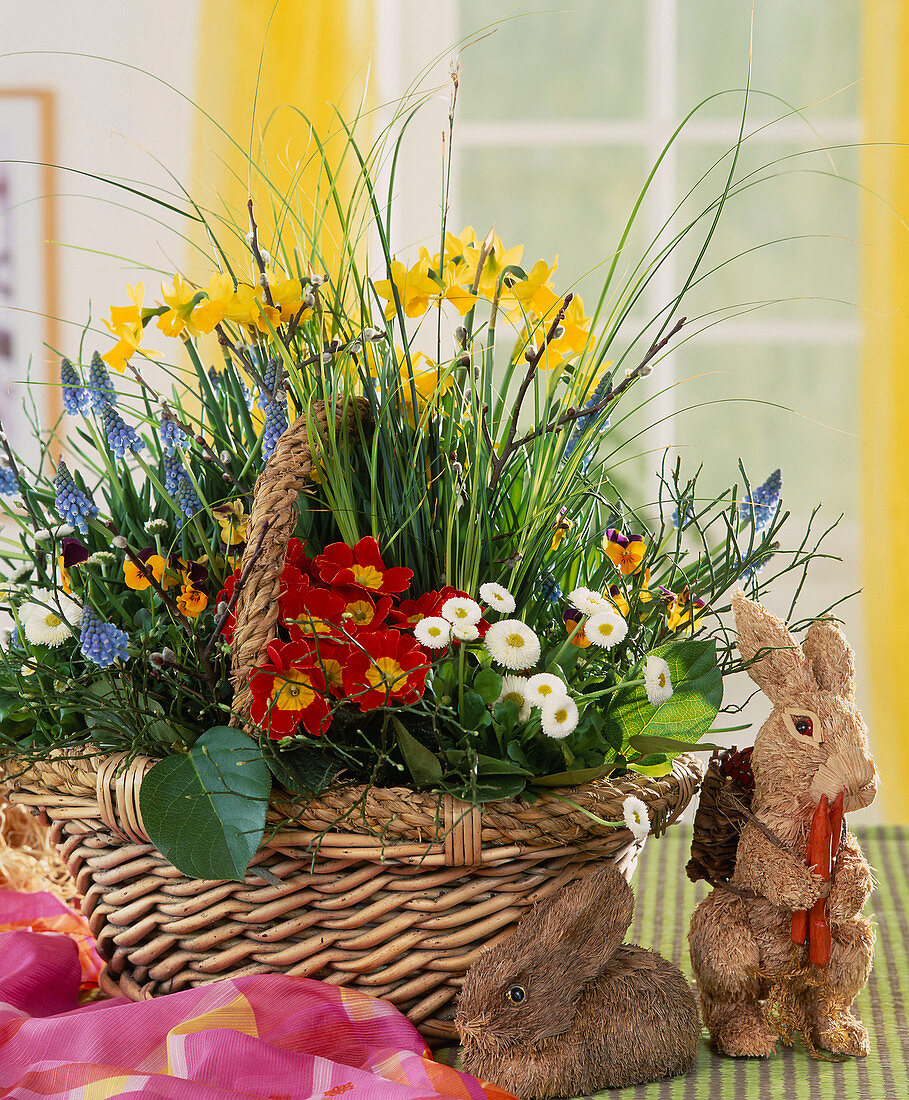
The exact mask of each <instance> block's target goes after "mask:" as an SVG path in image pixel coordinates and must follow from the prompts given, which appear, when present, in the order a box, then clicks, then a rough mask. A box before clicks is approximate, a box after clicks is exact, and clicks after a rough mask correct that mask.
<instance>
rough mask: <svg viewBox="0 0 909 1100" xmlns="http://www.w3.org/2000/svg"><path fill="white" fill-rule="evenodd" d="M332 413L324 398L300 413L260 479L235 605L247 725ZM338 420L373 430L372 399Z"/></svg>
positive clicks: (236, 668)
mask: <svg viewBox="0 0 909 1100" xmlns="http://www.w3.org/2000/svg"><path fill="white" fill-rule="evenodd" d="M328 416H329V413H328V412H327V410H326V408H325V402H324V401H315V402H313V404H312V407H311V408H310V411H309V412H308V413H304V414H303V415H302V416H300V417H298V418H297V419H296V420H295V421H294V422H293V424H291V426H290V427H289V428H288V429H287V430H286V431H285V432H284V434H283V435H282V436H281V438H280V439H279V440H278V443H277V446H276V447H275V450H274V452H273V454H272V456H271V458H270V459H269V460H268V465H267V466H266V467H265V469H264V470H263V471H262V473H261V474H260V475H259V478H258V480H257V481H256V488H255V492H254V494H253V503H252V512H251V514H250V518H249V526H248V529H247V536H246V548H245V550H244V551H243V559H242V562H241V564H240V576H241V577H242V576H243V575H244V574H245V580H244V582H243V587H242V589H241V591H240V595H239V597H238V599H237V602H236V605H235V607H234V612H235V615H236V626H235V628H234V635H233V641H232V643H231V681H232V683H233V685H234V702H233V709H234V711H235V712H236V713H237V714H239V715H241V716H242V717H243V719H244V721H246V722H247V723H248V722H249V721H250V713H249V712H250V707H251V706H252V692H251V691H250V688H249V677H250V675H251V673H252V672H253V670H254V669H255V668H257V667H258V666H259V665H261V664H262V663H263V662H264V661H265V660H266V658H267V656H268V654H267V652H266V646H267V645H268V643H269V642H271V641H274V639H275V638H276V637H277V636H278V617H279V607H278V594H279V590H280V586H281V572H282V570H283V568H284V554H285V552H286V550H287V543H288V541H289V540H290V538H291V536H292V535H293V533H294V530H295V528H296V525H297V500H298V497H299V494H300V491H301V489H302V488H303V486H304V485H305V484H306V483H307V482H309V481H312V472H313V468H314V466H315V460H314V458H313V453H312V439H313V438H314V437H319V438H324V437H325V436H326V434H327V431H328ZM335 419H336V423H337V426H338V431H339V432H340V431H347V432H351V433H352V432H354V431H356V430H357V429H358V427H360V428H361V429H364V430H365V429H368V427H369V425H370V424H371V420H372V418H371V413H370V409H369V402H368V401H367V400H366V398H365V397H356V398H354V399H353V400H351V401H349V402H347V403H345V404H344V405H343V406H338V407H337V408H336V410H335ZM247 569H248V572H247Z"/></svg>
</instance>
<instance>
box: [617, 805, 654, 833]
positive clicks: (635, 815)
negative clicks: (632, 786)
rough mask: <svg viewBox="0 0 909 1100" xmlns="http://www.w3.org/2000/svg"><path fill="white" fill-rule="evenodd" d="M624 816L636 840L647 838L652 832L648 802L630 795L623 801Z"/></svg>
mask: <svg viewBox="0 0 909 1100" xmlns="http://www.w3.org/2000/svg"><path fill="white" fill-rule="evenodd" d="M622 817H623V818H624V819H625V824H626V825H627V826H628V828H629V829H630V830H631V835H632V836H633V837H634V839H635V840H639V841H640V840H644V839H646V837H647V834H648V833H649V832H650V817H649V816H648V814H647V805H646V803H644V802H642V801H641V800H640V799H639V798H636V797H635V796H634V795H633V794H631V795H629V796H628V797H627V798H626V799H625V801H624V802H623V803H622Z"/></svg>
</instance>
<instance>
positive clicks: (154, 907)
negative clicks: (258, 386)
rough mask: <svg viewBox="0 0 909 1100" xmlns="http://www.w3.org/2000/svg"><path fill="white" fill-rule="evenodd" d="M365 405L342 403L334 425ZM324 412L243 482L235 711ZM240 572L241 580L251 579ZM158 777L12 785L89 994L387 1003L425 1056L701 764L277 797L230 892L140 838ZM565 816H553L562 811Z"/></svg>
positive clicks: (690, 789) (70, 765)
mask: <svg viewBox="0 0 909 1100" xmlns="http://www.w3.org/2000/svg"><path fill="white" fill-rule="evenodd" d="M363 417H364V409H363V407H362V406H351V409H350V413H349V421H348V428H349V429H350V428H352V427H353V426H354V424H355V422H356V421H357V420H359V426H358V430H361V429H362V428H363V426H364V420H363ZM314 430H315V431H317V432H318V431H325V430H326V420H325V414H324V409H323V408H321V407H316V408H315V410H314V417H311V419H310V423H309V426H307V424H306V422H305V421H304V419H303V418H301V419H300V420H298V421H297V422H296V423H295V424H294V425H292V426H291V428H290V429H289V430H288V431H287V432H285V434H284V436H282V438H281V440H280V441H279V444H278V447H277V449H276V451H275V453H274V455H273V456H272V459H271V460H270V462H269V464H268V467H267V470H266V473H265V474H263V475H262V476H261V477H260V479H259V482H258V483H257V486H256V494H255V499H254V502H253V508H252V513H251V519H250V530H249V534H248V542H247V558H248V559H249V560H246V559H245V560H244V565H243V568H244V569H245V568H246V566H247V565H250V573H249V576H248V579H247V581H246V584H245V585H244V588H243V594H242V595H241V597H240V599H239V601H238V604H237V609H236V613H237V625H236V629H235V633H234V639H233V643H232V655H233V669H232V677H233V681H234V686H235V691H236V694H235V702H234V706H235V709H236V711H237V712H238V714H239V715H240V716H242V717H243V719H244V720H245V721H246V722H247V726H248V728H250V729H251V728H252V727H251V725H250V724H249V705H250V701H251V700H250V693H249V690H248V678H249V673H250V671H251V670H252V669H253V668H255V667H256V665H258V664H261V663H262V661H263V659H264V652H265V649H264V647H265V645H266V644H267V643H268V642H269V641H270V640H272V639H273V638H274V637H275V636H276V635H277V616H278V585H279V579H280V574H281V569H282V567H283V560H284V552H285V549H286V545H287V540H288V539H289V537H290V536H291V534H292V533H293V530H294V524H295V518H296V514H295V508H296V500H297V494H298V493H299V492H300V490H301V488H302V487H303V485H304V483H305V482H306V480H307V479H308V477H309V475H310V473H311V470H312V452H311V446H310V444H311V439H312V435H313V431H314ZM250 562H251V564H250ZM154 763H155V762H154V761H153V760H150V759H148V758H145V757H139V758H136V759H133V760H132V761H131V762H128V763H127V757H126V755H125V754H122V753H121V754H114V755H109V756H101V757H98V756H96V757H91V756H87V755H86V754H85V753H82V754H74V753H72V752H70V753H65V752H61V753H59V754H57V755H56V756H55V757H54V758H52V759H50V760H46V761H43V762H41V763H34V764H31V765H30V766H29V768H28V770H27V771H24V772H22V773H21V774H19V775H18V776H15V777H13V776H12V771H11V772H10V776H11V778H10V780H9V782H10V784H11V788H12V789H11V792H10V801H13V802H16V803H19V804H21V805H24V806H26V807H28V808H29V809H31V810H32V812H34V813H36V814H38V815H39V816H40V817H41V818H42V820H44V821H45V822H46V823H47V824H49V825H50V826H51V835H52V838H53V839H54V842H55V843H56V844H57V846H58V849H59V851H60V853H61V855H62V857H63V859H64V860H65V862H66V865H67V867H68V869H69V871H70V874H71V875H72V876H73V878H74V880H75V883H76V888H77V890H78V892H79V894H80V895H82V898H83V901H82V910H83V912H84V914H85V915H86V917H87V918H88V920H89V923H90V925H91V928H92V931H93V933H94V935H95V937H96V940H97V943H98V950H99V952H100V954H101V956H102V957H103V958H104V960H105V962H106V967H105V970H104V973H103V975H102V979H101V982H102V986H103V988H104V989H105V990H106V991H107V992H109V993H111V994H121V993H122V994H125V995H126V996H128V997H131V998H132V999H134V1000H138V999H141V998H145V997H152V996H156V995H158V994H163V993H169V992H173V991H176V990H179V989H183V988H186V987H188V986H194V985H200V984H203V983H206V982H210V981H214V980H217V979H219V978H227V977H231V978H233V977H238V976H240V975H245V974H270V973H286V974H292V975H300V976H306V977H312V978H319V979H321V980H324V981H327V982H331V983H333V984H336V985H349V986H353V987H356V988H358V989H361V990H363V991H365V992H368V993H371V994H373V995H374V996H377V997H383V998H385V999H386V1000H389V1001H391V1002H392V1003H393V1004H395V1005H397V1006H398V1008H399V1009H400V1010H401V1011H402V1012H404V1013H405V1014H406V1015H407V1016H408V1017H409V1018H410V1020H411V1021H412V1022H413V1023H414V1024H415V1025H416V1026H417V1027H418V1028H419V1029H420V1031H421V1032H422V1033H423V1035H424V1036H425V1038H426V1039H427V1040H428V1041H429V1042H431V1043H433V1044H436V1043H441V1042H447V1041H450V1040H452V1039H454V1038H455V1037H456V1032H455V1029H454V1026H453V1024H452V1022H451V1017H452V1015H453V1010H454V1000H455V998H456V996H457V993H458V990H459V988H460V985H461V982H462V979H463V975H464V973H465V972H466V970H467V969H468V968H469V967H470V966H471V964H472V963H473V961H474V959H475V958H476V957H477V954H478V953H479V951H480V950H481V949H482V948H483V947H485V946H486V945H487V944H490V943H495V942H497V941H498V940H500V939H502V938H504V937H505V936H507V935H508V934H509V933H510V931H511V930H512V928H513V926H514V924H515V923H516V921H517V920H518V919H519V918H520V916H521V915H522V914H523V913H524V912H525V911H526V910H527V908H528V907H529V906H530V905H532V904H533V903H534V902H536V901H538V900H540V899H541V898H544V897H547V896H548V895H549V894H551V893H553V892H554V891H556V890H558V889H559V888H560V887H561V886H562V885H564V884H565V883H567V882H569V881H571V880H572V879H573V878H576V877H577V876H578V875H580V874H583V873H585V871H587V870H589V869H591V868H592V867H593V866H595V865H596V864H597V863H599V862H601V861H604V860H610V861H613V862H617V863H618V864H619V865H620V866H621V867H622V868H623V870H624V871H625V873H626V874H628V875H630V873H631V871H632V869H633V866H634V862H635V860H636V858H637V854H638V851H639V850H640V844H637V843H635V841H634V838H633V836H632V834H631V833H630V832H629V830H627V829H625V828H616V827H612V826H608V825H600V824H599V823H598V822H597V821H595V820H594V819H593V817H591V815H594V817H598V818H602V819H605V820H607V821H616V820H620V819H621V817H622V802H623V801H624V799H625V798H627V797H628V796H629V795H635V796H637V797H638V798H640V799H642V800H643V801H644V802H645V803H646V804H647V807H648V812H649V815H650V821H651V832H653V833H657V834H658V833H660V832H662V831H663V830H665V829H666V828H667V827H668V826H669V825H670V824H671V823H672V822H673V821H674V820H676V818H677V817H678V816H679V815H680V814H681V812H682V810H684V808H685V806H686V805H687V804H688V802H689V801H690V799H691V797H692V795H693V794H694V793H695V791H696V790H697V787H698V784H699V782H700V778H701V772H700V764H699V762H698V761H697V760H696V758H694V757H692V756H681V757H678V758H677V759H676V760H675V762H674V764H673V769H672V773H671V774H670V775H667V776H663V777H660V778H648V777H644V776H641V775H637V774H629V775H626V776H624V777H622V778H619V779H615V780H606V779H601V780H596V781H594V782H592V783H588V784H584V785H583V786H578V787H571V788H564V789H557V790H553V791H552V792H551V793H546V794H544V795H542V796H541V797H540V798H539V799H538V800H536V801H535V802H532V803H530V802H524V801H521V800H520V799H517V800H507V801H500V802H494V803H486V804H485V805H483V806H481V807H475V806H471V805H469V804H467V803H464V802H460V801H458V800H456V799H454V798H452V797H451V796H448V795H442V796H440V795H435V794H428V793H425V794H424V793H417V792H414V791H411V790H407V789H405V788H397V787H395V788H386V789H381V788H375V787H369V788H367V787H362V786H352V787H339V788H336V789H331V790H329V791H327V792H325V793H323V794H322V795H321V796H320V797H318V798H316V799H313V800H310V801H307V802H305V803H300V804H295V803H293V802H291V801H289V800H288V799H287V796H286V795H285V796H284V800H282V798H281V796H280V794H278V795H275V796H273V798H272V801H271V804H270V806H269V812H268V825H267V827H266V832H265V838H264V841H263V843H262V845H261V847H260V849H259V851H258V852H257V854H256V855H255V856H254V857H253V860H252V862H251V864H250V867H249V870H248V872H247V875H246V879H245V881H244V882H242V883H237V882H220V881H203V880H199V879H189V878H187V877H185V876H184V875H183V874H182V873H181V872H180V871H178V870H177V869H176V868H175V867H173V866H172V865H171V864H169V863H168V862H167V861H166V860H165V859H164V857H163V856H162V855H161V854H160V853H159V852H158V851H157V849H156V848H155V847H154V845H152V844H151V843H150V842H149V839H148V836H147V834H146V832H145V830H144V826H143V823H142V817H141V813H140V810H139V788H140V786H141V782H142V777H143V776H144V774H145V772H146V771H147V770H148V768H149V767H151V766H152V765H153V764H154ZM566 800H567V801H566Z"/></svg>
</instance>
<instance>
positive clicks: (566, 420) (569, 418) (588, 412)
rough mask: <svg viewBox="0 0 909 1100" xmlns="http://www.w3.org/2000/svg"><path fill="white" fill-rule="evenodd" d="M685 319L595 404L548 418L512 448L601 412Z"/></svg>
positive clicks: (635, 377)
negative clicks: (555, 417)
mask: <svg viewBox="0 0 909 1100" xmlns="http://www.w3.org/2000/svg"><path fill="white" fill-rule="evenodd" d="M685 321H686V318H685V317H680V318H679V320H678V321H676V323H675V325H674V326H673V328H672V331H671V332H669V333H667V335H666V336H663V337H662V338H661V339H659V340H655V341H654V343H653V344H651V345H650V348H649V349H648V351H647V354H646V355H645V356H644V358H643V359H642V360H641V362H640V363H639V364H638V365H637V366H636V367H635V368H634V370H633V371H629V372H628V374H627V375H626V376H625V378H623V379H622V381H621V382H620V383H619V385H618V386H617V387H616V388H615V389H613V388H612V386H610V387H609V389H608V390H607V391H606V395H605V396H604V397H603V399H602V401H598V402H597V403H596V405H591V406H590V408H587V407H586V406H583V407H581V408H580V409H569V410H568V411H567V412H566V413H563V414H562V416H560V417H558V418H557V419H556V420H550V421H549V423H548V424H543V425H541V426H540V427H539V428H534V430H533V431H532V432H528V433H527V434H526V435H523V436H521V438H520V439H517V440H515V442H514V445H513V449H514V450H515V451H516V450H518V449H519V448H520V447H525V446H526V445H527V444H528V443H531V442H533V440H534V439H536V438H537V437H538V436H541V435H546V434H547V433H548V432H554V431H558V429H559V428H564V427H565V425H566V424H572V423H574V421H576V420H580V419H581V418H582V417H585V416H596V415H597V414H598V413H601V412H602V411H603V410H604V409H605V408H606V407H607V405H610V404H611V403H612V402H613V401H616V400H618V398H619V397H621V396H622V394H623V393H624V392H625V390H627V389H628V387H629V386H630V385H631V383H632V382H634V381H635V380H636V379H638V378H640V377H641V376H642V375H643V374H644V373H645V372H646V369H647V365H648V363H649V362H650V360H651V359H653V357H654V356H655V355H658V354H659V353H660V352H661V351H662V350H663V348H664V347H666V345H667V344H668V343H669V341H670V340H671V339H672V337H673V336H675V334H676V333H677V332H678V331H679V330H680V329H681V327H682V325H684V324H685Z"/></svg>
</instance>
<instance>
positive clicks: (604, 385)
mask: <svg viewBox="0 0 909 1100" xmlns="http://www.w3.org/2000/svg"><path fill="white" fill-rule="evenodd" d="M610 384H611V375H609V374H607V375H606V376H605V378H603V380H602V381H601V382H600V384H599V385H598V386H597V388H596V389H595V390H594V393H593V397H591V398H590V400H589V401H587V402H586V403H585V404H584V408H585V409H595V408H596V407H597V405H599V404H600V402H601V401H604V400H605V399H606V395H607V393H608V392H609V386H610ZM602 415H603V414H602V411H601V412H599V413H594V412H591V413H588V414H587V415H586V416H579V417H578V419H577V421H576V422H575V427H574V431H573V432H572V433H571V435H570V436H569V438H568V443H567V444H566V446H565V454H564V455H563V456H562V461H563V462H567V461H568V459H569V458H571V456H572V454H573V453H574V450H575V448H576V447H577V446H578V444H579V443H581V442H582V440H584V436H585V434H586V432H587V430H588V428H589V427H590V426H591V424H592V423H593V422H594V421H595V420H596V418H597V416H602ZM608 427H609V417H606V419H605V420H604V421H603V423H602V424H601V425H600V431H601V432H604V431H606V429H607V428H608ZM598 442H599V440H597V439H588V440H586V447H585V451H584V456H583V458H582V459H581V471H582V472H586V470H587V467H588V466H589V465H590V462H591V460H592V458H593V456H594V455H595V454H596V449H597V445H598Z"/></svg>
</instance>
